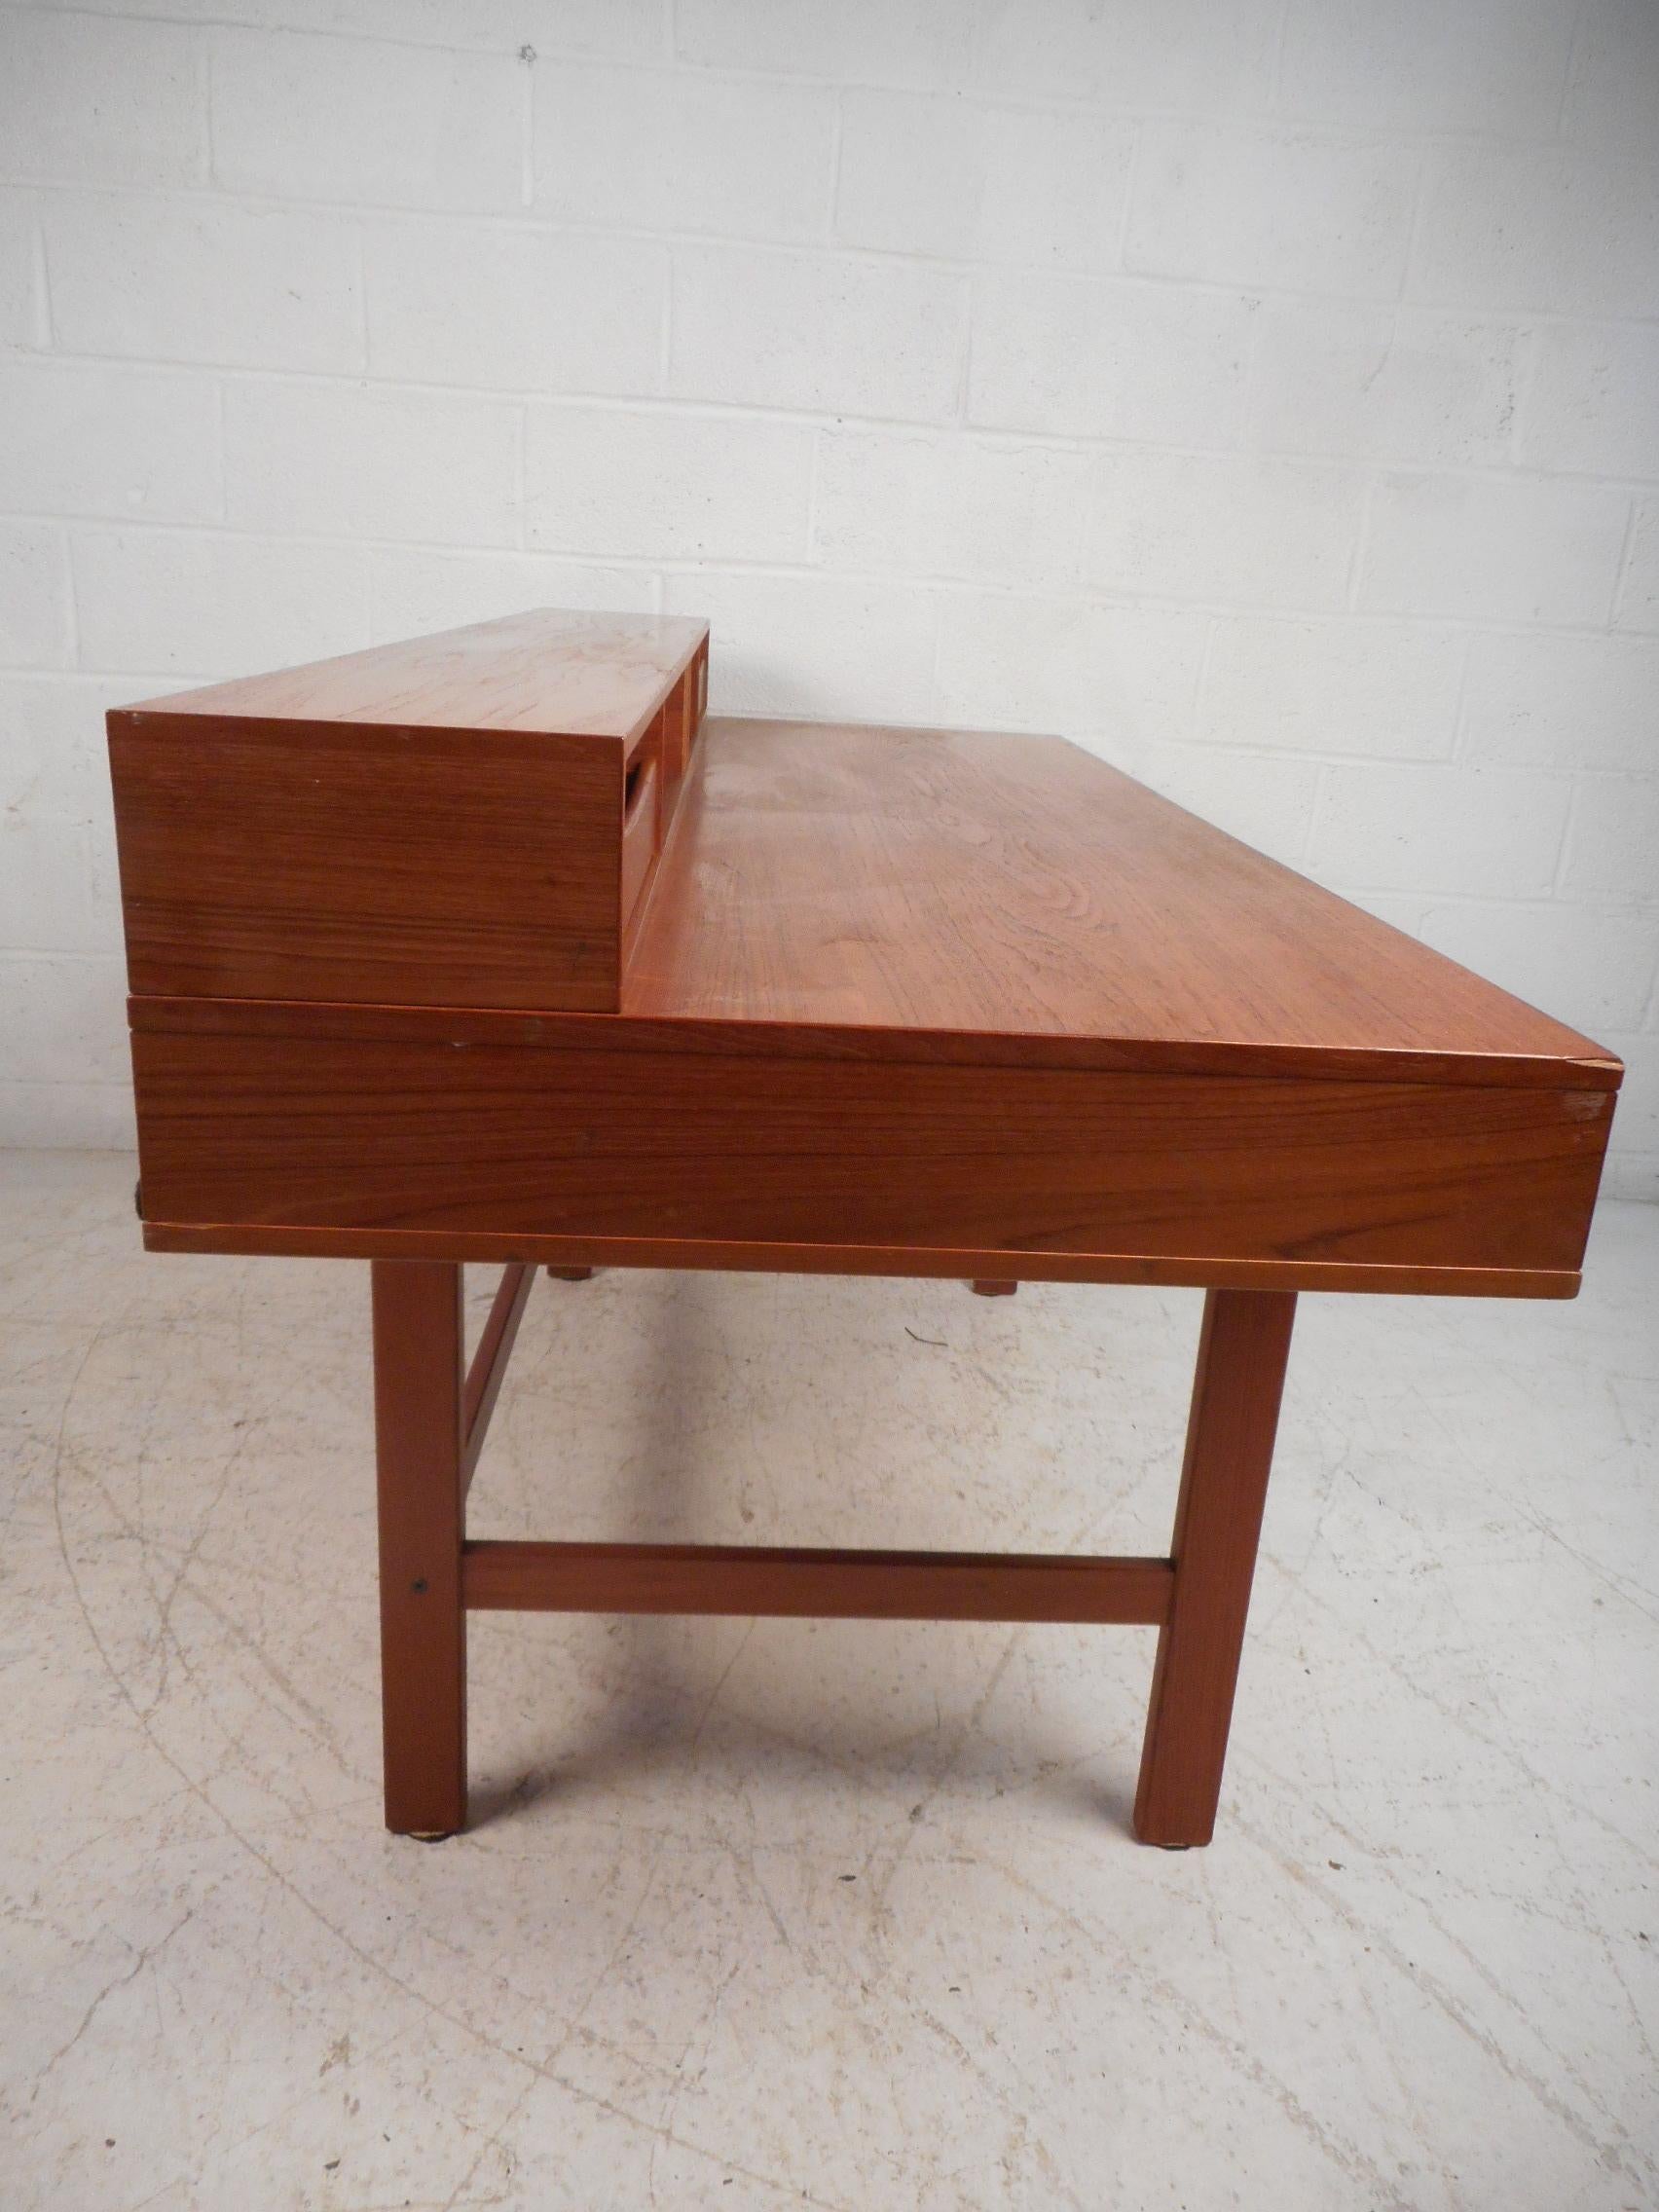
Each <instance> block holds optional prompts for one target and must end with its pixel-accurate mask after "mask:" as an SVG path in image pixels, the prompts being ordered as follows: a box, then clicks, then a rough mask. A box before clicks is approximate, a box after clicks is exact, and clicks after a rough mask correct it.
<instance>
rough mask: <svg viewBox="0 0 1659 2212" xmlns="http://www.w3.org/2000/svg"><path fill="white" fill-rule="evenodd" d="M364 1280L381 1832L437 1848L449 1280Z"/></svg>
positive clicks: (458, 1392)
mask: <svg viewBox="0 0 1659 2212" xmlns="http://www.w3.org/2000/svg"><path fill="white" fill-rule="evenodd" d="M373 1281H374V1340H375V1459H376V1467H377V1474H378V1494H379V1513H380V1591H381V1714H382V1731H383V1736H384V1742H385V1754H386V1825H387V1827H388V1828H390V1829H392V1830H393V1832H394V1833H396V1834H398V1835H449V1834H453V1833H454V1831H455V1830H456V1829H457V1828H460V1827H463V1826H464V1825H465V1824H466V1613H465V1610H464V1607H463V1605H462V1603H461V1534H462V1518H461V1516H462V1486H461V1419H462V1377H461V1360H462V1347H463V1341H464V1340H463V1318H462V1313H461V1270H460V1269H459V1268H457V1267H447V1266H444V1265H441V1264H437V1263H433V1262H429V1261H409V1260H389V1261H383V1262H379V1263H377V1265H376V1266H375V1269H374V1275H373Z"/></svg>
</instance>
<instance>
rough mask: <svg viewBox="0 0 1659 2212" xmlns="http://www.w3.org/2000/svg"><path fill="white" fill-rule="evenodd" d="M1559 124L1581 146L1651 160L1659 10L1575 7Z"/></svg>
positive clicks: (1592, 0) (1613, 0)
mask: <svg viewBox="0 0 1659 2212" xmlns="http://www.w3.org/2000/svg"><path fill="white" fill-rule="evenodd" d="M1563 128H1564V129H1565V130H1566V132H1567V136H1568V137H1569V138H1575V139H1578V140H1579V141H1580V142H1581V143H1582V144H1584V145H1586V146H1597V147H1602V148H1606V149H1611V148H1614V147H1617V148H1619V149H1621V150H1622V151H1624V152H1627V153H1631V154H1635V155H1636V156H1638V157H1639V158H1643V159H1646V160H1648V161H1651V160H1652V158H1653V149H1654V147H1655V146H1659V8H1655V7H1654V6H1653V0H1589V4H1588V5H1587V6H1585V7H1583V8H1581V9H1580V10H1579V11H1578V34H1577V37H1576V39H1575V40H1574V42H1573V56H1572V83H1571V85H1570V87H1569V89H1568V92H1567V109H1566V113H1565V115H1564V117H1563Z"/></svg>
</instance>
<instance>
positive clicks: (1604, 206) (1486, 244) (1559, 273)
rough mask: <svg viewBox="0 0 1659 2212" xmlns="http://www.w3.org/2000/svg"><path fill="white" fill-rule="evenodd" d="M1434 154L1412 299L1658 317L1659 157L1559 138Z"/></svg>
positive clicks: (1473, 308)
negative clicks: (1627, 156) (1624, 154)
mask: <svg viewBox="0 0 1659 2212" xmlns="http://www.w3.org/2000/svg"><path fill="white" fill-rule="evenodd" d="M1429 160H1430V176H1429V187H1428V194H1427V199H1426V203H1425V205H1424V209H1423V216H1422V224H1421V230H1420V233H1419V238H1418V241H1417V251H1416V253H1415V255H1414V258H1413V264H1412V271H1411V276H1410V278H1409V280H1408V286H1407V289H1408V294H1409V296H1410V297H1411V298H1412V299H1414V300H1422V301H1427V302H1429V303H1430V304H1432V305H1436V306H1442V307H1451V308H1455V309H1456V310H1457V311H1458V312H1459V313H1478V312H1479V311H1480V310H1481V309H1483V308H1538V309H1544V310H1547V311H1549V312H1551V313H1557V314H1588V315H1597V314H1600V315H1629V316H1641V315H1647V316H1653V315H1659V251H1656V250H1655V246H1654V240H1655V237H1656V235H1659V165H1655V164H1654V163H1652V162H1635V161H1628V160H1626V161H1620V160H1617V159H1614V158H1610V157H1607V156H1604V155H1603V154H1602V153H1600V152H1592V151H1589V150H1587V149H1586V150H1580V149H1577V148H1568V147H1554V146H1467V147H1449V148H1445V149H1437V150H1435V151H1433V152H1432V153H1431V154H1430V156H1429Z"/></svg>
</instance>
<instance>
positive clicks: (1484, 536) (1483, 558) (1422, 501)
mask: <svg viewBox="0 0 1659 2212" xmlns="http://www.w3.org/2000/svg"><path fill="white" fill-rule="evenodd" d="M1629 511H1630V501H1629V499H1628V498H1627V497H1626V496H1625V494H1623V493H1622V492H1617V491H1614V490H1613V489H1612V488H1611V487H1610V486H1607V485H1603V484H1578V483H1569V482H1561V481H1551V480H1549V479H1547V478H1541V477H1500V476H1479V477H1470V476H1435V475H1407V474H1403V473H1400V474H1391V475H1388V476H1385V477H1384V478H1383V481H1382V482H1381V483H1380V484H1379V485H1378V487H1377V493H1376V498H1375V501H1374V503H1373V507H1372V515H1371V531H1370V535H1369V538H1368V540H1367V544H1366V550H1365V560H1364V563H1363V566H1362V569H1361V571H1360V580H1359V604H1360V605H1361V606H1362V607H1365V608H1377V609H1379V610H1380V611H1384V612H1390V613H1403V614H1451V615H1464V616H1468V617H1471V618H1473V619H1475V620H1477V621H1481V620H1485V621H1495V622H1531V621H1540V622H1598V623H1599V622H1605V621H1606V619H1607V617H1608V614H1609V612H1610V610H1611V608H1612V601H1613V586H1614V583H1615V581H1616V579H1617V576H1618V568H1619V555H1620V552H1621V549H1622V547H1623V544H1624V535H1625V524H1626V521H1627V518H1628V516H1629Z"/></svg>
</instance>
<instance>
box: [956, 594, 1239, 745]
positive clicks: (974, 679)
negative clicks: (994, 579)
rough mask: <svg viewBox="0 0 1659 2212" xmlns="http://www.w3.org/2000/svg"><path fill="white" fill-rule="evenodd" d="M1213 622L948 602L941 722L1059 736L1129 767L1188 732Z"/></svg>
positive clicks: (1136, 612) (983, 597) (967, 598)
mask: <svg viewBox="0 0 1659 2212" xmlns="http://www.w3.org/2000/svg"><path fill="white" fill-rule="evenodd" d="M1208 630H1209V617H1208V615H1206V614H1192V613H1187V612H1185V611H1183V610H1182V609H1180V608H1161V607H1102V606H1099V605H1096V604H1090V603H1080V602H1077V601H1061V600H1058V599H1055V598H1042V599H1038V598H1031V597H1019V598H1015V597H1013V596H1010V595H1007V594H993V593H990V592H950V593H947V594H946V595H945V598H944V601H943V606H942V610H941V615H940V648H939V712H940V717H941V719H943V720H945V721H947V722H953V723H956V724H958V725H968V726H976V725H977V727H979V728H990V729H1029V730H1052V731H1054V732H1055V733H1057V734H1058V735H1059V736H1062V737H1071V738H1077V739H1079V740H1081V741H1086V742H1089V743H1090V744H1091V749H1092V750H1094V751H1097V752H1100V753H1102V754H1103V755H1104V756H1105V757H1106V758H1108V759H1116V760H1125V759H1128V758H1129V757H1131V756H1136V749H1137V748H1138V747H1140V746H1142V745H1145V744H1152V743H1157V744H1163V743H1170V742H1173V741H1175V740H1177V739H1179V738H1182V737H1185V736H1186V735H1187V733H1188V731H1189V729H1190V726H1191V723H1192V716H1193V701H1194V697H1195V695H1196V693H1197V691H1198V666H1199V663H1200V661H1201V660H1202V658H1203V649H1204V639H1205V637H1206V635H1207V633H1208Z"/></svg>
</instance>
